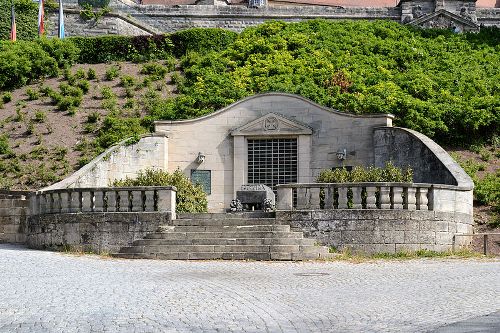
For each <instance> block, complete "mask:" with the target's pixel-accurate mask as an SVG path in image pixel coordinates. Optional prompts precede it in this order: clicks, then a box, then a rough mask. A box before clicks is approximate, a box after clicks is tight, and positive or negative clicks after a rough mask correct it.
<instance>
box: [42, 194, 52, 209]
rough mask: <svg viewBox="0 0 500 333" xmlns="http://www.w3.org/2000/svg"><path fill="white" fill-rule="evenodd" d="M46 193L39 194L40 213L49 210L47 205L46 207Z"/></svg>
mask: <svg viewBox="0 0 500 333" xmlns="http://www.w3.org/2000/svg"><path fill="white" fill-rule="evenodd" d="M47 195H48V194H46V193H41V194H40V214H47V213H49V212H50V210H49V207H47Z"/></svg>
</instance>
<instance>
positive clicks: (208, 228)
mask: <svg viewBox="0 0 500 333" xmlns="http://www.w3.org/2000/svg"><path fill="white" fill-rule="evenodd" d="M157 231H158V232H240V231H243V232H246V231H279V232H289V231H290V226H289V225H203V226H199V225H196V226H185V225H181V226H177V225H174V226H169V225H162V226H160V227H158V230H157Z"/></svg>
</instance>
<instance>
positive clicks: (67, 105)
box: [57, 96, 82, 114]
mask: <svg viewBox="0 0 500 333" xmlns="http://www.w3.org/2000/svg"><path fill="white" fill-rule="evenodd" d="M80 104H82V96H63V97H62V99H61V100H60V101H59V102H58V103H57V108H58V109H59V111H73V112H71V114H74V111H75V108H76V107H77V106H80Z"/></svg>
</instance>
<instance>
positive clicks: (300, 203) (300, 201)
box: [297, 187, 309, 209]
mask: <svg viewBox="0 0 500 333" xmlns="http://www.w3.org/2000/svg"><path fill="white" fill-rule="evenodd" d="M308 206H309V193H308V191H307V189H306V188H302V187H299V188H297V209H307V207H308Z"/></svg>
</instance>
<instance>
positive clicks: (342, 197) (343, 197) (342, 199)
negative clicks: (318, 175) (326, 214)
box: [338, 187, 348, 209]
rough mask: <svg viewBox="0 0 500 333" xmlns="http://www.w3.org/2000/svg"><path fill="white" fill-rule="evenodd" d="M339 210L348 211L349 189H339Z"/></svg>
mask: <svg viewBox="0 0 500 333" xmlns="http://www.w3.org/2000/svg"><path fill="white" fill-rule="evenodd" d="M338 191H339V209H347V208H348V207H347V187H339V188H338Z"/></svg>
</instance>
